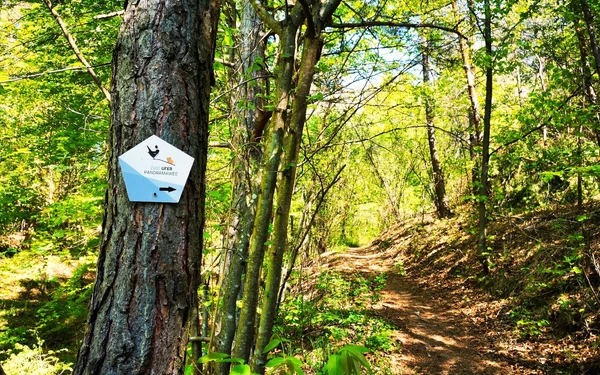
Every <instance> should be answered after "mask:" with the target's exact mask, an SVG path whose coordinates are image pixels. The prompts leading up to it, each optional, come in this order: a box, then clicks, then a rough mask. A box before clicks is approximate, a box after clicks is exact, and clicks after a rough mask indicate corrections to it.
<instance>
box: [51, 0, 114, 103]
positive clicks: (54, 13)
mask: <svg viewBox="0 0 600 375" xmlns="http://www.w3.org/2000/svg"><path fill="white" fill-rule="evenodd" d="M43 1H44V4H46V6H47V7H48V9H49V10H50V13H52V17H54V19H55V20H56V23H58V26H60V29H61V30H62V32H63V34H64V35H65V37H66V38H67V42H69V45H70V46H71V49H72V50H73V52H74V53H75V56H77V58H78V59H79V61H81V63H82V64H83V65H84V66H85V68H86V70H87V72H88V73H89V74H90V76H91V77H92V80H93V81H94V83H96V86H98V88H99V89H100V91H102V93H103V94H104V97H105V98H106V100H108V103H109V105H110V93H109V92H108V90H107V89H106V88H104V86H102V82H100V78H98V76H97V75H96V72H95V71H94V68H92V66H91V65H90V63H88V62H87V60H86V59H85V57H84V56H83V54H82V53H81V51H80V50H79V48H77V43H75V39H73V36H71V33H70V32H69V29H67V25H66V24H65V22H64V21H63V19H62V18H61V17H60V14H58V12H57V11H56V10H54V8H53V7H52V2H50V0H43Z"/></svg>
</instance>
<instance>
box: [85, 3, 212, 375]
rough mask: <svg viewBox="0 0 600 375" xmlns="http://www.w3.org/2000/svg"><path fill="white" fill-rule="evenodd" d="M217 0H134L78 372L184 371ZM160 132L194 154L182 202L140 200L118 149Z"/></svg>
mask: <svg viewBox="0 0 600 375" xmlns="http://www.w3.org/2000/svg"><path fill="white" fill-rule="evenodd" d="M217 18H218V1H209V0H203V1H198V2H187V1H182V0H172V1H169V2H165V1H155V2H152V3H147V2H140V3H136V4H129V6H128V7H127V11H126V13H125V16H124V20H123V23H122V25H121V30H120V33H119V37H118V41H117V45H116V49H115V52H114V57H113V79H112V125H111V135H110V157H109V173H108V179H109V180H108V190H107V195H106V211H105V215H104V222H103V233H102V241H101V246H100V253H99V258H98V273H97V279H96V283H95V286H94V291H93V295H92V299H91V302H90V308H89V316H88V326H87V329H86V332H85V334H84V338H83V343H82V345H81V348H80V350H79V354H78V358H77V363H76V365H75V371H74V374H76V375H81V374H90V375H91V374H98V375H100V374H134V375H135V374H150V373H152V374H182V373H183V368H184V365H185V356H186V348H187V346H188V336H189V334H188V329H189V327H190V323H191V320H195V319H198V316H197V313H196V306H197V302H198V301H197V292H198V286H199V271H200V270H199V267H200V257H201V253H202V252H201V246H202V230H203V221H204V203H203V202H204V193H205V191H204V183H203V181H204V173H205V165H206V150H207V140H208V104H209V93H210V86H209V83H210V81H211V79H210V73H211V67H212V56H213V54H212V48H213V47H212V46H213V36H214V35H215V34H214V33H215V31H216V27H215V26H216V23H215V20H216V19H217ZM150 135H157V136H159V137H161V138H162V139H164V140H166V141H168V142H169V143H171V144H173V145H174V146H175V147H178V148H180V149H181V150H183V151H184V152H186V153H187V154H189V155H191V156H192V157H194V158H195V162H194V166H193V168H192V171H191V174H190V179H189V181H188V183H187V185H186V188H185V190H184V191H183V195H182V197H181V200H180V202H179V203H178V204H153V203H133V202H130V201H129V200H128V198H127V194H126V191H125V186H124V182H123V179H122V178H121V176H120V174H121V172H120V170H119V167H118V157H119V155H121V154H123V153H124V152H126V151H127V150H129V149H130V148H132V147H133V146H135V145H137V144H138V143H140V142H141V141H143V140H144V139H146V138H147V137H149V136H150Z"/></svg>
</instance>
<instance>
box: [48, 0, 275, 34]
mask: <svg viewBox="0 0 600 375" xmlns="http://www.w3.org/2000/svg"><path fill="white" fill-rule="evenodd" d="M44 1H45V0H44ZM249 1H250V4H251V5H252V7H253V8H254V10H255V11H256V14H258V16H259V17H260V18H261V19H262V20H263V22H264V23H265V24H267V25H268V26H269V27H270V28H271V30H273V31H274V32H275V33H276V34H277V35H280V36H281V35H283V28H282V27H281V24H280V23H279V22H278V21H277V20H276V19H275V18H273V17H272V16H271V15H270V14H269V12H268V11H267V9H266V8H265V7H264V5H263V4H262V3H261V2H259V1H258V0H249Z"/></svg>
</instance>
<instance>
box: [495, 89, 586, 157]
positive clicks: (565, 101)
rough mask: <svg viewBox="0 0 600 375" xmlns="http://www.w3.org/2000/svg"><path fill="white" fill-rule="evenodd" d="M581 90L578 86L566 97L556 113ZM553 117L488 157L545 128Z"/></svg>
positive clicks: (549, 117) (503, 145)
mask: <svg viewBox="0 0 600 375" xmlns="http://www.w3.org/2000/svg"><path fill="white" fill-rule="evenodd" d="M581 89H582V85H579V87H577V89H576V90H575V91H574V92H573V93H572V94H571V95H569V96H568V97H567V98H566V99H565V100H564V101H563V102H562V103H561V104H560V106H558V108H557V111H560V110H561V109H563V107H564V106H565V105H567V103H568V102H569V101H571V99H573V98H574V97H576V96H577V95H579V91H580V90H581ZM553 117H554V115H552V114H551V115H550V116H548V119H546V121H543V122H542V124H541V125H539V126H536V127H535V128H533V129H531V130H529V131H527V132H525V134H523V135H520V136H519V137H517V138H515V139H512V140H510V141H508V142H506V143H504V144H502V145H500V146H498V147H497V148H496V149H495V150H494V151H492V152H490V157H491V156H492V155H493V154H495V153H496V152H498V151H500V150H501V149H503V148H505V147H508V146H510V145H512V144H513V143H517V142H519V141H521V140H523V139H525V138H527V137H529V136H530V135H531V134H533V133H535V132H536V131H538V130H540V129H542V128H543V127H544V126H546V125H547V124H548V123H549V122H550V121H552V118H553Z"/></svg>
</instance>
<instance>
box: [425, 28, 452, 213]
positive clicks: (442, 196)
mask: <svg viewBox="0 0 600 375" xmlns="http://www.w3.org/2000/svg"><path fill="white" fill-rule="evenodd" d="M422 46H423V48H422V51H421V54H422V59H423V60H422V65H423V84H424V85H425V86H426V89H428V88H429V87H430V82H431V77H430V71H431V70H430V66H429V46H428V42H427V39H426V38H425V37H424V36H422ZM433 117H434V116H433V101H432V99H431V93H430V92H426V93H425V123H426V126H427V142H428V143H429V156H430V157H431V168H432V170H433V185H434V191H435V197H434V198H435V208H436V210H437V214H438V217H439V218H442V219H443V218H445V217H449V216H451V215H452V212H451V211H450V207H448V199H447V197H446V183H445V181H444V172H443V171H442V163H441V162H440V156H439V153H438V149H437V140H436V138H435V129H434V127H433Z"/></svg>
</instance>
